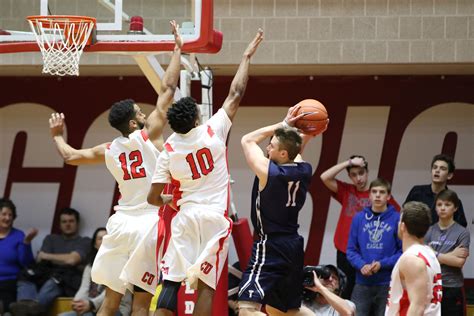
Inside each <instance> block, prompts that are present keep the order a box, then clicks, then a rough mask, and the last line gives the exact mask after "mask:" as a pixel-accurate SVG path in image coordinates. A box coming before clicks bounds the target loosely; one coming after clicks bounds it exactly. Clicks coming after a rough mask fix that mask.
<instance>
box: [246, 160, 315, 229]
mask: <svg viewBox="0 0 474 316" xmlns="http://www.w3.org/2000/svg"><path fill="white" fill-rule="evenodd" d="M311 177H312V168H311V165H310V164H309V163H307V162H297V163H296V162H295V163H288V164H282V165H278V164H276V163H274V162H273V161H270V165H269V167H268V179H267V183H266V185H265V188H264V189H263V190H262V191H260V192H258V178H256V180H255V182H254V187H253V190H252V214H251V216H252V223H253V225H254V227H256V228H258V231H259V233H261V234H271V233H288V234H291V233H296V232H297V229H298V227H299V225H298V213H299V211H300V210H301V208H302V207H303V205H304V202H305V200H306V194H307V191H308V188H309V185H310V181H311Z"/></svg>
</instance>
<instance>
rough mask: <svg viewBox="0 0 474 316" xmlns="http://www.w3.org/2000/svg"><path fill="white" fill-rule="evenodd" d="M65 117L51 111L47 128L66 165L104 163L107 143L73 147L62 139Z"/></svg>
mask: <svg viewBox="0 0 474 316" xmlns="http://www.w3.org/2000/svg"><path fill="white" fill-rule="evenodd" d="M64 126H65V117H64V114H63V113H53V114H51V118H50V119H49V129H50V132H51V136H52V137H53V140H54V144H55V145H56V149H57V150H58V152H59V154H60V155H61V157H62V158H63V160H64V162H65V163H67V164H68V165H74V166H78V165H85V164H99V163H105V160H104V154H105V150H106V148H107V145H108V143H104V144H100V145H97V146H95V147H92V148H85V149H75V148H73V147H71V146H70V145H69V144H68V143H66V141H65V140H64V137H63V134H64Z"/></svg>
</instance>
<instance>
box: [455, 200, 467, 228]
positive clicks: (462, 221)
mask: <svg viewBox="0 0 474 316" xmlns="http://www.w3.org/2000/svg"><path fill="white" fill-rule="evenodd" d="M454 220H455V221H456V222H458V223H459V225H461V226H463V227H467V220H466V215H465V214H464V207H463V206H462V202H461V200H459V208H458V210H457V211H456V213H454Z"/></svg>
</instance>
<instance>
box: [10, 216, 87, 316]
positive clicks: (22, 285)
mask: <svg viewBox="0 0 474 316" xmlns="http://www.w3.org/2000/svg"><path fill="white" fill-rule="evenodd" d="M59 228H60V231H61V234H59V235H57V234H51V235H48V236H46V237H45V239H44V241H43V244H42V246H41V250H40V252H39V253H38V256H37V258H36V261H37V263H36V264H35V265H34V266H33V267H30V268H29V269H27V270H26V271H23V273H21V275H20V277H19V281H18V295H17V296H18V297H17V299H18V302H16V303H12V304H11V306H10V308H11V311H12V314H13V315H14V316H22V315H37V314H39V313H45V312H46V311H47V309H48V308H49V307H50V305H51V304H52V303H53V301H54V300H55V298H56V297H58V296H61V295H65V296H73V295H74V293H75V292H76V291H77V290H78V288H79V285H80V283H81V276H82V269H83V268H84V262H85V260H86V257H87V256H88V253H89V249H90V245H91V241H90V238H87V237H81V236H79V235H78V230H79V213H78V212H77V211H76V210H75V209H72V208H64V209H62V210H61V212H60V215H59Z"/></svg>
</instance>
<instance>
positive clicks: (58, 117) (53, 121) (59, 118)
mask: <svg viewBox="0 0 474 316" xmlns="http://www.w3.org/2000/svg"><path fill="white" fill-rule="evenodd" d="M64 120H65V117H64V114H63V113H53V114H51V118H50V119H49V130H50V132H51V136H53V137H55V136H62V135H63V134H64V126H65V122H64Z"/></svg>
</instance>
